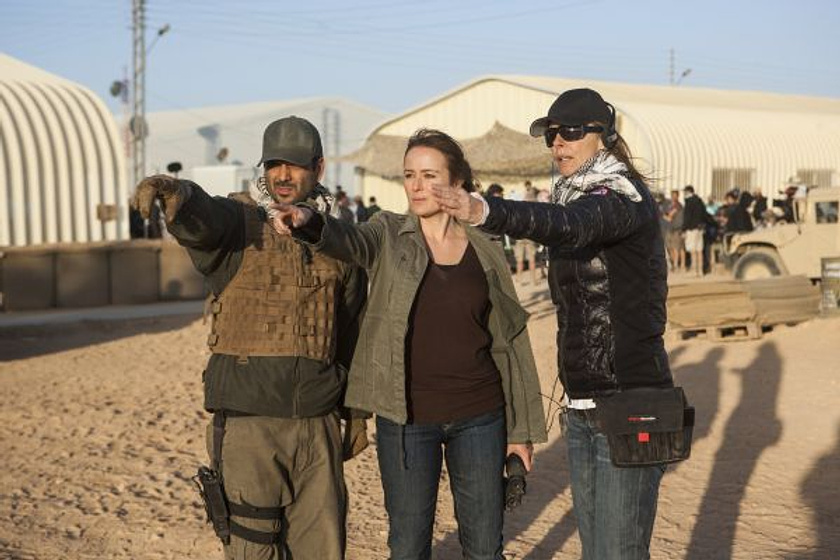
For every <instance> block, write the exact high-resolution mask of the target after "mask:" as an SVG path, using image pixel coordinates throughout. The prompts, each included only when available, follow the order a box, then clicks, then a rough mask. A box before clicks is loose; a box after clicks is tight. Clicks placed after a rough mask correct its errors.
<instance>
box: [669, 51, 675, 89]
mask: <svg viewBox="0 0 840 560" xmlns="http://www.w3.org/2000/svg"><path fill="white" fill-rule="evenodd" d="M670 54H671V57H670V59H671V60H670V63H669V64H668V84H669V85H674V48H673V47H671V51H670Z"/></svg>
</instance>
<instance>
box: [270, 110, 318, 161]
mask: <svg viewBox="0 0 840 560" xmlns="http://www.w3.org/2000/svg"><path fill="white" fill-rule="evenodd" d="M322 157H324V149H323V148H322V147H321V135H320V134H319V133H318V129H317V128H315V126H314V125H313V124H312V123H311V122H309V121H308V120H306V119H302V118H300V117H296V116H294V115H293V116H291V117H284V118H282V119H278V120H276V121H274V122H273V123H271V124H270V125H268V126H267V127H266V129H265V132H264V133H263V148H262V158H260V161H259V163H257V166H260V165H263V164H264V163H266V162H268V161H275V160H280V161H286V162H288V163H293V164H295V165H298V166H300V167H306V168H311V167H312V164H313V162H314V161H315V160H318V159H320V158H322Z"/></svg>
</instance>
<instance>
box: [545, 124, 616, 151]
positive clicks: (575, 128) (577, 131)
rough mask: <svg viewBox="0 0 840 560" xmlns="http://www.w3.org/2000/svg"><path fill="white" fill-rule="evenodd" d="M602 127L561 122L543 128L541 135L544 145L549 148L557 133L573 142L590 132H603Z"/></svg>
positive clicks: (567, 140)
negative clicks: (557, 124) (558, 124)
mask: <svg viewBox="0 0 840 560" xmlns="http://www.w3.org/2000/svg"><path fill="white" fill-rule="evenodd" d="M603 131H604V127H603V126H601V125H588V124H561V125H560V126H551V127H549V128H546V129H545V132H544V133H543V136H544V137H545V145H546V146H548V147H549V148H550V147H551V146H553V145H554V139H555V138H557V135H558V134H559V135H560V138H562V139H563V140H565V141H566V142H575V141H577V140H580V139H581V138H583V137H584V136H586V135H587V134H589V133H590V132H603Z"/></svg>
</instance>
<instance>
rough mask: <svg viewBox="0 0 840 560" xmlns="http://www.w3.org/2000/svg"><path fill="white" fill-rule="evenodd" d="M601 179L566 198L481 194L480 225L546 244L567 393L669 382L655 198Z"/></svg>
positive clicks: (663, 278) (662, 260)
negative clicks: (562, 201)
mask: <svg viewBox="0 0 840 560" xmlns="http://www.w3.org/2000/svg"><path fill="white" fill-rule="evenodd" d="M634 186H635V187H636V190H637V191H638V192H639V193H640V194H641V196H642V200H641V202H633V201H631V200H630V199H629V198H627V197H626V196H624V195H622V194H619V193H617V192H615V191H613V190H610V189H607V188H598V189H594V190H592V191H591V192H589V193H587V194H584V195H583V196H581V197H580V198H578V199H577V200H574V201H573V202H570V203H569V204H568V205H567V206H560V205H557V204H544V203H528V202H512V201H507V200H502V199H500V198H494V199H490V200H488V204H489V205H490V214H489V215H488V217H487V220H486V222H485V224H484V225H483V226H482V227H483V228H484V229H486V230H488V231H490V232H494V233H506V234H508V235H509V236H511V237H515V238H527V239H532V240H534V241H536V242H537V243H541V244H543V245H546V246H548V248H549V259H550V262H549V267H550V268H549V285H550V287H551V295H552V299H553V300H554V303H555V304H556V305H557V321H558V326H559V332H558V338H557V347H558V366H559V371H560V376H561V380H562V381H563V385H564V387H565V388H566V391H567V392H568V394H569V395H570V396H571V397H572V398H577V399H580V398H591V397H594V396H599V395H606V394H609V393H611V392H614V391H615V390H617V389H627V388H632V387H651V386H671V385H672V384H673V381H672V378H671V372H670V369H669V367H668V355H667V353H666V352H665V347H664V343H663V340H662V334H663V332H664V330H665V299H666V297H667V294H668V285H667V264H666V261H665V249H664V246H663V242H662V233H661V230H660V228H659V220H658V217H657V213H656V203H655V202H654V200H653V197H652V196H651V194H650V191H648V189H647V187H645V186H644V185H641V184H635V185H634Z"/></svg>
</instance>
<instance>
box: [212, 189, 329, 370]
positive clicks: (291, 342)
mask: <svg viewBox="0 0 840 560" xmlns="http://www.w3.org/2000/svg"><path fill="white" fill-rule="evenodd" d="M243 211H244V212H245V218H246V235H247V248H246V249H245V251H244V254H243V258H242V264H241V266H240V268H239V271H238V272H237V274H236V276H235V277H234V278H233V280H231V282H230V284H228V286H227V287H226V288H225V289H224V291H223V292H222V293H221V294H220V295H219V297H217V298H215V300H213V302H212V303H211V310H210V311H211V313H212V315H213V322H212V327H211V332H210V336H209V337H208V340H207V342H208V345H209V346H210V349H211V351H212V352H214V353H217V354H229V355H234V356H240V357H241V358H243V359H246V358H247V357H248V356H301V357H307V358H312V359H314V360H318V361H321V362H325V363H329V362H331V361H332V358H333V353H334V348H335V315H336V308H335V305H336V291H337V290H338V285H339V281H340V279H341V277H342V275H343V271H344V266H345V265H343V264H341V263H339V262H338V261H336V260H334V259H330V258H328V257H324V256H322V255H319V254H317V253H316V254H312V253H311V252H310V251H309V250H308V249H307V248H305V247H303V246H302V245H301V244H299V243H297V242H296V241H295V240H293V239H292V238H291V237H288V236H281V235H279V234H278V233H277V232H275V231H274V229H273V228H272V227H271V226H270V225H269V224H268V223H267V222H266V221H265V219H264V217H263V214H262V213H261V212H262V211H261V210H260V209H258V208H254V207H247V206H243Z"/></svg>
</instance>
